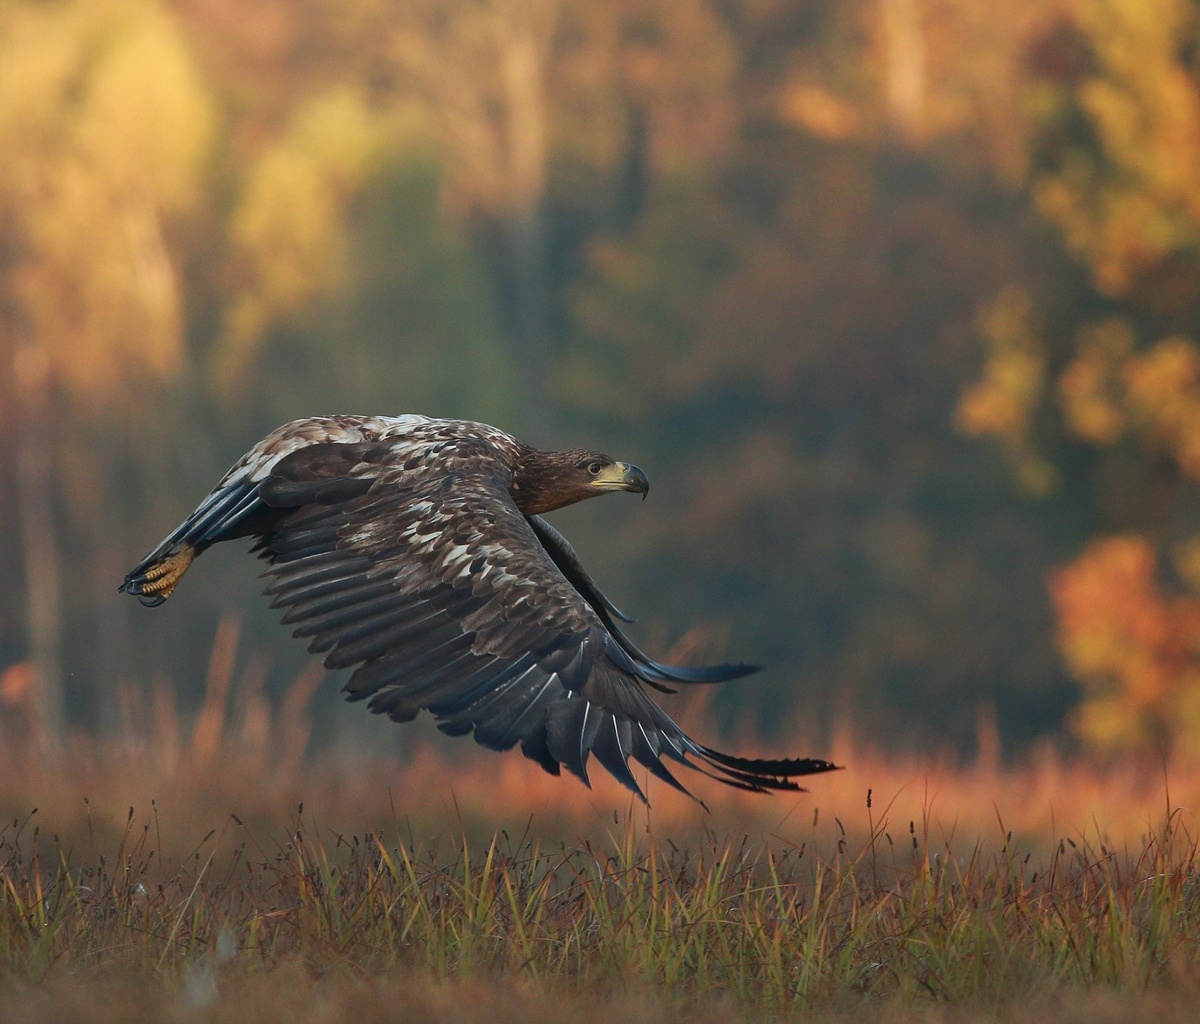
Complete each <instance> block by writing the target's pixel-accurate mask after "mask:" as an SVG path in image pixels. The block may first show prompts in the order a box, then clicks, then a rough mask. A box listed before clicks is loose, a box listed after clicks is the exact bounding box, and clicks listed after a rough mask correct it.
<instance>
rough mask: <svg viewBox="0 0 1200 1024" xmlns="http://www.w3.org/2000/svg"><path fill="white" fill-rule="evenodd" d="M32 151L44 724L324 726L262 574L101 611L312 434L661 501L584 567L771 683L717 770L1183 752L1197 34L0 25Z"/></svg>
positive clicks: (958, 4)
mask: <svg viewBox="0 0 1200 1024" xmlns="http://www.w3.org/2000/svg"><path fill="white" fill-rule="evenodd" d="M0 151H2V153H3V158H2V159H0V436H2V437H3V438H4V443H3V444H2V445H0V523H2V524H3V527H4V528H3V529H2V530H0V721H3V720H4V719H7V722H8V724H9V725H10V726H12V727H13V728H14V729H20V728H24V727H25V725H22V724H21V723H25V724H26V725H29V726H30V727H31V728H32V727H35V728H36V730H38V731H39V732H40V733H43V734H45V735H49V736H63V735H66V734H67V732H68V731H70V730H73V731H76V732H85V731H86V732H91V733H95V734H97V735H100V736H104V735H114V734H119V733H120V732H121V731H122V730H126V729H128V728H129V727H130V723H131V722H133V721H136V720H137V719H138V716H139V715H142V716H146V715H150V716H153V714H154V708H155V706H156V701H159V700H160V697H158V696H156V694H158V695H161V694H162V693H163V692H168V691H169V692H170V693H171V694H173V695H174V697H173V699H176V700H178V701H179V703H180V704H181V705H182V706H183V707H184V708H185V709H186V708H189V707H190V708H192V709H198V708H200V707H201V703H202V701H203V699H204V698H203V694H204V693H205V688H206V685H207V686H208V687H209V689H210V690H211V686H212V680H213V678H231V679H234V680H235V683H236V685H237V686H239V687H241V688H242V690H243V691H244V692H253V693H255V694H258V695H261V697H262V699H264V700H267V701H279V700H286V699H287V698H286V697H285V696H284V695H286V694H294V693H295V692H297V684H296V682H295V681H296V679H297V677H298V676H302V673H303V672H304V671H305V667H304V666H305V664H306V655H305V653H304V651H303V649H302V647H301V645H299V644H298V643H296V642H295V641H291V640H290V639H289V638H288V636H287V635H286V632H285V631H284V630H282V629H280V628H279V627H278V625H276V624H275V623H274V620H273V618H272V616H271V614H270V613H269V612H268V611H267V610H266V608H265V604H266V602H265V601H264V600H262V599H261V597H259V596H258V593H259V589H260V588H259V584H258V581H257V580H256V578H255V573H256V570H255V567H254V564H253V563H252V562H251V561H250V560H249V559H247V558H246V556H245V554H244V553H243V552H242V551H240V550H237V551H221V550H214V551H212V552H210V553H209V554H207V555H206V556H205V558H204V560H203V561H202V562H201V563H200V564H199V566H198V567H197V568H196V569H195V570H193V572H192V573H190V574H189V576H188V578H187V579H186V581H185V583H184V585H183V586H182V587H181V588H180V590H179V592H178V593H177V594H176V596H175V597H174V598H173V599H172V600H171V601H170V602H168V604H167V605H166V606H164V607H163V608H162V609H159V610H157V611H147V610H145V609H143V608H141V607H139V606H138V605H137V603H136V602H134V601H131V600H129V599H128V598H125V597H123V596H121V595H118V594H117V592H116V587H117V584H118V583H119V582H120V580H121V579H122V577H123V574H124V572H125V570H126V569H127V568H128V566H129V565H130V564H131V563H132V562H133V561H134V560H136V558H137V557H139V556H140V555H141V554H143V553H144V552H145V551H146V550H148V549H149V548H150V547H151V546H152V545H153V544H154V543H156V542H157V541H158V540H159V539H160V537H161V536H162V535H164V534H165V533H166V532H167V531H168V530H169V529H170V528H172V527H173V526H174V525H175V523H176V522H177V521H178V520H179V519H180V518H181V517H182V516H183V515H184V514H185V513H186V512H187V511H189V510H190V509H191V508H192V507H193V506H194V505H195V503H196V502H197V500H198V499H199V498H200V497H201V496H202V495H203V494H204V493H205V492H206V491H207V490H208V488H209V487H210V486H211V485H212V484H213V483H214V482H215V480H216V478H217V477H218V476H219V474H220V473H221V472H222V471H223V470H224V469H225V468H226V467H227V466H228V465H229V464H230V463H231V462H232V461H233V460H234V459H236V458H237V457H238V456H239V455H240V454H241V453H242V452H243V451H244V450H245V449H246V448H247V447H249V446H250V444H252V443H253V442H254V441H256V440H257V439H258V438H259V437H260V436H261V435H262V434H264V433H265V432H267V431H268V430H270V429H271V428H273V427H275V426H276V425H278V424H279V423H281V422H283V421H285V420H288V419H291V418H294V417H297V416H306V415H314V414H319V413H328V412H371V413H399V412H425V413H429V414H432V415H442V416H462V417H467V418H472V419H480V420H484V421H488V422H491V423H495V424H497V425H499V426H502V427H504V428H506V429H508V430H510V431H512V432H513V433H516V434H517V435H518V436H521V437H522V438H524V439H526V440H528V441H530V442H533V443H537V444H540V445H542V446H545V447H569V446H574V445H577V444H586V445H588V446H593V447H599V448H602V449H605V450H607V451H609V452H610V453H612V454H613V455H614V456H615V457H618V458H622V459H626V460H629V461H632V462H635V463H637V464H639V465H641V466H642V467H643V468H644V469H645V470H646V471H647V473H648V475H649V476H650V479H651V481H652V483H653V493H652V496H651V499H650V500H649V501H648V502H646V503H645V504H639V503H636V502H633V501H622V500H621V499H620V498H619V497H614V498H609V499H606V500H605V501H603V502H594V503H590V504H588V505H586V506H582V507H580V508H578V509H573V510H567V511H566V512H564V513H561V514H559V515H557V517H556V522H557V523H558V525H559V526H560V527H561V528H563V529H564V531H565V532H567V533H568V535H569V536H571V538H572V539H573V540H574V541H575V542H576V544H577V547H578V548H579V549H580V551H581V554H582V556H583V558H584V561H585V563H586V564H588V565H589V567H590V568H591V570H592V572H593V574H594V575H595V576H596V577H597V579H598V580H599V581H600V583H601V585H602V586H603V587H604V588H605V589H606V590H607V591H608V592H609V594H610V596H612V597H613V598H614V599H615V600H616V601H617V602H618V604H620V605H621V606H623V607H625V608H626V609H627V610H630V611H632V612H633V613H635V614H636V615H637V616H638V617H639V619H640V624H639V626H638V627H637V629H638V637H639V639H640V640H642V641H644V643H645V645H646V646H647V647H649V648H650V649H651V650H652V651H653V652H655V653H657V654H667V653H671V654H673V655H674V656H677V657H681V658H690V657H730V658H734V659H737V660H742V659H744V660H750V661H756V662H761V663H763V664H764V665H766V666H767V671H766V672H765V673H764V674H762V675H760V676H757V677H754V678H753V679H751V680H747V681H745V682H743V683H738V684H731V685H729V686H728V687H726V688H725V689H724V691H723V692H722V693H721V694H720V695H719V696H718V697H717V698H716V700H715V703H714V705H713V711H714V714H715V715H716V717H717V719H718V720H719V721H723V722H724V723H725V726H726V728H727V729H733V728H735V725H734V723H735V722H736V727H737V728H740V729H742V730H743V731H745V730H749V729H753V730H758V731H759V732H761V733H762V734H763V736H764V737H767V738H770V737H772V736H773V737H774V738H775V739H776V740H779V739H780V736H779V733H780V730H783V729H787V730H790V731H801V732H803V733H804V735H805V736H806V737H808V738H809V739H810V740H811V741H812V744H813V749H805V750H801V751H797V752H798V753H812V754H818V753H820V752H821V743H822V741H823V738H825V737H828V736H829V735H831V734H832V732H833V731H834V730H845V731H849V732H850V733H852V734H853V735H854V736H855V737H857V738H858V740H859V741H860V742H863V743H870V744H873V745H876V746H879V747H882V748H885V749H891V750H896V751H921V750H930V749H937V750H939V751H943V752H950V753H951V754H955V755H957V756H961V757H970V756H973V755H974V754H975V753H977V751H978V747H979V746H980V745H981V744H990V745H991V746H992V747H993V753H994V748H995V746H996V744H998V745H999V748H1000V749H1001V750H1002V751H1003V754H1004V756H1006V757H1011V756H1020V755H1021V754H1022V753H1023V752H1028V751H1029V750H1030V748H1031V746H1032V745H1035V744H1039V743H1043V744H1044V743H1053V744H1056V745H1058V746H1059V747H1060V748H1061V749H1063V750H1068V751H1071V750H1074V751H1084V752H1088V753H1095V754H1097V755H1101V756H1108V755H1113V754H1118V753H1122V752H1125V753H1128V752H1135V753H1136V752H1149V753H1152V754H1154V755H1156V756H1157V755H1161V754H1164V753H1166V754H1174V753H1181V752H1188V751H1191V752H1195V749H1194V748H1196V747H1198V746H1200V525H1198V523H1197V518H1196V512H1197V509H1198V506H1200V503H1198V498H1200V489H1198V486H1197V484H1198V482H1200V5H1197V4H1196V3H1194V2H1191V0H1009V2H1006V3H994V2H985V0H840V2H837V3H831V2H828V0H658V2H654V3H649V2H631V0H610V2H607V3H603V4H597V3H591V2H581V0H337V2H334V0H256V2H254V3H246V2H242V0H104V2H97V0H39V2H32V0H4V2H3V3H2V4H0ZM230 547H235V545H231V546H230ZM222 623H223V625H222ZM235 629H236V630H239V631H240V634H239V641H238V643H237V644H236V645H235V644H234V643H233V642H232V639H231V637H232V635H233V634H232V631H233V630H235ZM221 636H224V640H221V641H219V642H217V643H216V644H215V645H214V637H221ZM214 652H215V654H216V655H217V658H216V659H215V660H217V661H220V659H222V658H224V659H226V660H233V661H236V667H231V666H229V665H223V664H219V665H216V666H215V667H214V666H213V665H212V664H211V662H213V661H214V658H213V654H214ZM214 673H215V674H216V675H215V676H214ZM302 678H304V679H308V678H309V677H307V676H302ZM307 687H309V683H307V682H306V683H305V684H304V686H302V687H301V689H304V690H305V692H307V690H306V688H307ZM314 699H315V706H316V707H317V708H318V709H319V713H318V714H317V715H316V716H315V717H316V721H317V729H316V732H315V734H314V739H313V743H314V744H316V745H318V746H319V745H321V744H326V745H334V746H336V745H337V744H339V743H340V744H343V745H345V744H347V743H360V742H368V743H373V744H382V745H387V746H388V747H389V749H398V748H402V747H403V744H404V743H406V742H408V741H407V740H406V737H407V736H408V735H411V734H414V733H415V734H419V730H416V729H413V728H410V729H406V730H395V729H388V728H386V727H384V726H383V724H382V723H380V722H377V721H370V720H369V719H370V716H367V715H365V714H363V713H362V709H358V708H354V709H351V708H340V709H337V708H336V706H337V705H338V696H337V686H336V685H334V684H333V682H332V681H330V682H327V683H326V684H324V685H323V686H321V688H320V690H319V694H318V696H317V697H316V698H314Z"/></svg>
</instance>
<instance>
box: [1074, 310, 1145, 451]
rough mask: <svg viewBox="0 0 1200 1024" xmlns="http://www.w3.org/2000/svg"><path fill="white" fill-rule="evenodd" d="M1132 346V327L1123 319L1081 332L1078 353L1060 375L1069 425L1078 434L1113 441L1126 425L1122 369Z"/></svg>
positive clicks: (1101, 440) (1106, 442)
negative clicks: (1122, 391)
mask: <svg viewBox="0 0 1200 1024" xmlns="http://www.w3.org/2000/svg"><path fill="white" fill-rule="evenodd" d="M1132 348H1133V331H1132V329H1131V328H1130V327H1129V325H1128V324H1127V323H1126V322H1125V321H1124V320H1120V319H1116V318H1114V319H1111V320H1106V321H1104V322H1103V323H1100V324H1095V325H1092V326H1091V327H1089V328H1086V329H1085V330H1083V331H1081V332H1080V340H1079V346H1078V354H1077V355H1076V357H1075V359H1074V360H1072V362H1071V363H1070V364H1069V365H1068V366H1067V368H1066V369H1065V370H1063V372H1062V373H1061V374H1060V375H1059V378H1058V394H1059V399H1060V401H1061V402H1062V407H1063V414H1064V416H1065V417H1066V421H1067V426H1068V427H1069V428H1070V430H1071V431H1072V432H1073V433H1074V434H1075V435H1076V436H1078V437H1081V438H1083V439H1084V440H1087V441H1092V442H1094V443H1096V444H1110V443H1112V442H1113V441H1115V440H1116V439H1117V437H1118V436H1119V435H1120V434H1121V431H1122V430H1124V428H1125V421H1126V410H1125V408H1124V402H1123V397H1124V396H1123V395H1122V394H1121V393H1120V388H1119V380H1118V378H1119V371H1120V367H1121V365H1122V363H1123V362H1124V361H1125V360H1126V359H1127V358H1128V356H1129V353H1130V351H1131V350H1132Z"/></svg>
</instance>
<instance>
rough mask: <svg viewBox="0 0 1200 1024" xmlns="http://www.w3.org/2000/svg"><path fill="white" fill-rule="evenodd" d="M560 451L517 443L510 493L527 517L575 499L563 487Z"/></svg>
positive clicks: (548, 510)
mask: <svg viewBox="0 0 1200 1024" xmlns="http://www.w3.org/2000/svg"><path fill="white" fill-rule="evenodd" d="M563 457H564V453H563V452H547V451H543V450H542V449H540V448H533V447H530V446H529V445H525V444H520V445H519V446H518V448H517V453H516V458H514V460H513V475H512V495H513V500H515V501H516V503H517V508H519V509H520V510H521V512H522V513H523V514H525V515H527V516H532V515H540V514H541V513H543V512H552V511H554V509H556V508H562V507H563V506H564V505H570V504H572V503H574V502H575V501H577V500H578V498H577V497H576V496H575V495H573V494H571V493H569V491H568V490H567V489H566V488H565V487H564V486H563V481H562V471H563Z"/></svg>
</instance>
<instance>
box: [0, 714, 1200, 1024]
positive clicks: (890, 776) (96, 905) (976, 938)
mask: <svg viewBox="0 0 1200 1024" xmlns="http://www.w3.org/2000/svg"><path fill="white" fill-rule="evenodd" d="M223 699H224V698H223V697H222V696H221V695H220V694H218V695H217V696H215V697H213V699H212V700H211V701H210V702H209V704H208V705H206V708H205V709H204V710H202V711H201V713H200V715H199V717H198V718H196V719H195V720H194V721H190V722H188V723H186V724H185V723H183V721H182V720H181V718H180V716H178V715H177V714H176V713H175V712H174V710H173V708H171V707H170V706H169V703H167V704H162V705H161V706H160V707H159V712H158V714H157V716H156V718H155V724H154V725H153V727H152V728H150V729H149V730H148V731H147V732H144V733H140V734H136V735H134V734H131V735H130V736H129V737H126V738H124V739H122V740H121V741H110V742H107V743H102V744H101V743H95V742H90V741H85V740H83V739H76V740H74V741H72V743H71V744H70V745H69V748H68V749H67V750H66V751H58V752H55V751H53V750H52V749H51V748H48V747H47V746H46V745H45V744H44V743H42V742H39V741H38V740H37V738H36V737H32V736H30V735H28V734H26V735H13V736H9V737H8V739H7V741H6V742H4V743H3V744H0V770H2V772H3V785H2V786H0V811H3V813H4V815H5V818H4V819H3V821H4V823H3V824H2V825H0V1010H2V1011H3V1012H2V1013H0V1016H2V1017H3V1019H4V1020H5V1021H6V1022H7V1021H26V1020H28V1021H31V1022H32V1021H46V1020H53V1019H63V1020H68V1019H70V1020H79V1019H90V1020H96V1021H109V1020H111V1021H118V1020H168V1019H169V1020H220V1021H223V1020H238V1021H258V1020H263V1021H273V1020H279V1021H284V1020H295V1019H300V1018H303V1019H306V1020H318V1021H331V1022H333V1021H342V1020H346V1021H350V1020H355V1021H370V1020H400V1019H412V1020H422V1021H452V1020H453V1021H487V1022H502V1021H509V1020H513V1021H515V1020H521V1021H527V1020H539V1021H558V1020H563V1021H567V1020H570V1021H573V1022H575V1024H582V1022H586V1021H599V1020H621V1021H624V1022H635V1021H643V1020H644V1021H664V1020H667V1021H669V1020H683V1019H687V1020H689V1021H725V1020H760V1019H763V1017H764V1016H765V1015H770V1016H774V1017H788V1016H803V1017H804V1018H805V1019H812V1020H830V1021H841V1020H855V1019H868V1020H880V1019H883V1020H897V1021H908V1020H912V1021H975V1020H993V1019H998V1020H1011V1021H1025V1020H1030V1021H1033V1020H1045V1019H1050V1018H1053V1019H1056V1020H1061V1021H1074V1020H1079V1021H1084V1020H1087V1021H1109V1020H1111V1021H1117V1020H1144V1019H1148V1018H1150V1017H1151V1016H1153V1017H1155V1018H1157V1020H1158V1021H1159V1022H1171V1021H1176V1020H1178V1021H1184V1020H1192V1019H1194V1018H1195V1005H1196V996H1197V994H1200V945H1198V940H1200V876H1198V875H1197V873H1196V853H1197V847H1196V839H1195V838H1194V836H1196V835H1197V830H1196V826H1195V821H1194V818H1193V816H1192V813H1191V811H1190V810H1189V808H1191V807H1194V806H1196V799H1197V797H1200V769H1197V768H1193V767H1188V766H1182V765H1172V766H1169V767H1165V766H1163V765H1161V764H1159V765H1147V764H1133V763H1126V764H1119V765H1111V766H1109V767H1108V768H1106V769H1104V770H1101V769H1099V768H1097V767H1095V766H1093V765H1088V764H1086V763H1084V762H1067V761H1063V760H1061V759H1058V758H1056V757H1055V756H1053V755H1051V754H1049V753H1043V754H1042V755H1040V756H1039V757H1035V758H1033V759H1031V760H1029V761H1027V762H1025V763H1023V764H1021V765H1017V766H1014V767H1011V768H1003V769H1002V768H1001V767H1000V766H999V765H997V764H996V763H995V761H994V759H990V758H985V759H984V761H983V762H982V763H979V764H975V765H970V766H966V767H956V766H953V765H949V764H938V763H936V762H922V761H919V760H916V759H913V760H903V759H898V758H894V757H893V758H888V757H883V756H880V755H878V754H875V753H872V752H871V751H870V750H864V749H854V747H853V746H852V745H850V744H849V743H847V742H845V741H841V742H839V743H837V744H835V748H836V749H835V750H834V751H832V753H833V754H834V755H835V757H836V759H837V760H838V761H839V762H840V763H845V764H846V765H847V769H846V770H845V771H844V772H840V773H837V774H836V775H830V776H825V777H818V778H815V779H813V780H812V782H811V789H812V792H811V793H808V794H800V795H797V796H790V797H778V796H776V797H774V798H768V797H755V796H750V795H745V794H740V793H736V792H734V791H729V790H724V789H722V788H720V787H717V786H715V785H704V786H701V785H700V783H704V782H705V781H706V780H703V779H699V778H697V780H696V781H697V792H699V793H700V794H701V795H702V796H703V797H704V798H705V799H706V801H707V802H708V804H709V810H708V811H707V812H706V811H705V810H704V809H703V808H701V807H700V806H699V805H698V804H696V803H693V802H691V801H687V800H685V799H681V798H678V797H677V796H676V795H674V794H672V793H669V792H667V791H666V790H665V789H664V787H661V786H659V787H652V788H651V790H650V793H651V798H652V800H653V802H654V807H653V809H650V810H648V809H646V808H644V807H642V806H640V805H638V804H635V803H633V802H632V801H631V800H630V799H629V797H628V794H626V793H625V792H624V791H623V790H621V789H619V788H618V787H617V786H616V785H615V784H610V783H607V782H602V781H601V780H599V779H597V780H596V787H595V789H594V790H590V791H589V790H587V789H585V788H583V787H582V786H580V785H579V784H578V783H576V782H574V781H573V780H569V779H563V780H555V779H551V778H550V777H548V776H545V775H544V774H542V773H541V772H540V771H539V770H538V769H537V768H536V766H533V765H530V764H527V763H525V762H523V760H522V759H521V758H519V757H516V756H507V757H499V756H496V755H488V754H485V753H479V754H477V753H476V752H475V751H474V749H473V748H472V745H471V744H469V743H467V744H464V743H462V742H461V741H460V742H458V743H456V744H453V745H446V746H440V745H437V744H434V743H432V742H431V743H430V744H429V745H428V746H427V748H425V749H424V751H423V752H422V753H421V754H420V755H419V756H417V757H416V758H414V759H412V760H411V761H409V762H407V763H404V764H401V763H399V762H398V761H396V760H394V759H388V758H382V757H366V756H364V757H361V758H357V759H354V760H347V759H345V758H343V759H341V760H331V759H326V760H324V761H318V762H310V761H307V760H305V759H304V758H303V757H302V756H301V752H302V750H303V747H304V742H305V739H306V734H305V728H304V720H303V714H302V711H301V710H298V708H299V705H298V704H297V705H296V706H293V707H292V708H291V709H290V710H289V709H288V707H287V706H286V705H285V708H284V710H283V711H282V712H281V713H280V714H279V715H277V716H274V717H271V718H269V719H268V720H262V721H260V722H259V726H257V727H256V728H255V729H254V730H251V731H249V732H247V728H246V720H245V717H244V716H243V720H241V721H235V722H234V724H232V725H231V724H230V720H231V718H234V717H236V716H231V715H228V714H226V711H227V710H228V709H225V708H224V707H223V704H222V701H223ZM380 725H381V726H382V723H380ZM743 745H747V744H743ZM804 752H805V753H809V752H811V753H828V752H829V751H824V750H822V751H817V750H816V749H813V750H808V749H807V748H806V749H805V750H804ZM35 808H36V810H35Z"/></svg>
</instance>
